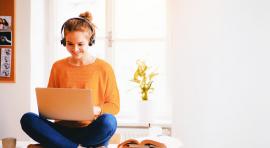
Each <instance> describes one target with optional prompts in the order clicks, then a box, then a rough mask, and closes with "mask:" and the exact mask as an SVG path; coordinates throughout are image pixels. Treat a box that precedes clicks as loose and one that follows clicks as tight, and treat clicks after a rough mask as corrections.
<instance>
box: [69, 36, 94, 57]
mask: <svg viewBox="0 0 270 148" xmlns="http://www.w3.org/2000/svg"><path fill="white" fill-rule="evenodd" d="M65 38H66V48H67V50H68V52H69V53H70V54H71V56H72V58H74V59H78V60H81V59H82V58H83V56H84V55H85V54H86V52H87V48H88V43H89V38H90V37H89V34H88V32H83V31H73V32H67V33H66V36H65Z"/></svg>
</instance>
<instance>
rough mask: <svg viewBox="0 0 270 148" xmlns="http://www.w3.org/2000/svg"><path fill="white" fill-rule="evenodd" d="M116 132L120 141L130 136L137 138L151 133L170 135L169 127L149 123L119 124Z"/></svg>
mask: <svg viewBox="0 0 270 148" xmlns="http://www.w3.org/2000/svg"><path fill="white" fill-rule="evenodd" d="M116 134H118V135H120V141H124V140H127V139H130V138H139V137H146V136H153V135H161V134H162V135H167V136H170V135H171V128H170V127H165V126H150V124H122V125H121V124H120V125H118V127H117V130H116Z"/></svg>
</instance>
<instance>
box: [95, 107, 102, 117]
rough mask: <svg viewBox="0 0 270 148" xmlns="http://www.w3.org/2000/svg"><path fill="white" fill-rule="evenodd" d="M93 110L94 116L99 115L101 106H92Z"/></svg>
mask: <svg viewBox="0 0 270 148" xmlns="http://www.w3.org/2000/svg"><path fill="white" fill-rule="evenodd" d="M93 112H94V115H95V116H99V115H100V114H101V108H100V107H99V106H94V108H93Z"/></svg>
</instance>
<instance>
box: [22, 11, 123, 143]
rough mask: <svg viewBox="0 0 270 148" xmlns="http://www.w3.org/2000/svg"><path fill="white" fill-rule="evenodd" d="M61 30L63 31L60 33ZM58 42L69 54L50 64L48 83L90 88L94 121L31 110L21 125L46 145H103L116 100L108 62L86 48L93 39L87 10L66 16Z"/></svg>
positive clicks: (109, 131)
mask: <svg viewBox="0 0 270 148" xmlns="http://www.w3.org/2000/svg"><path fill="white" fill-rule="evenodd" d="M62 32H63V33H62ZM61 33H62V34H63V35H62V36H63V38H62V40H61V43H62V44H63V45H64V46H65V47H66V49H67V51H68V52H69V53H70V55H71V56H70V57H67V58H64V59H62V60H59V61H57V62H55V63H54V64H53V67H52V69H51V74H50V79H49V83H48V87H54V88H85V89H91V90H94V91H95V92H94V94H95V96H94V97H93V98H94V100H93V102H94V104H95V107H94V113H95V115H96V119H95V120H94V121H55V122H51V121H48V120H46V119H44V118H43V117H41V116H38V115H36V114H34V113H26V114H24V115H23V116H22V118H21V126H22V129H23V130H24V131H25V133H27V134H28V135H29V136H30V137H31V138H32V139H34V140H35V141H37V142H39V143H40V145H41V146H42V147H46V148H77V147H107V145H108V142H109V140H110V138H111V137H112V135H113V134H114V132H115V130H116V127H117V122H116V118H115V117H114V115H115V114H117V113H118V112H119V108H120V103H119V102H120V101H119V93H118V88H117V84H116V79H115V75H114V72H113V70H112V68H111V66H110V65H109V64H108V63H106V62H105V61H103V60H101V59H99V58H95V57H94V56H92V55H91V54H90V53H89V52H88V46H91V45H92V44H93V43H94V41H95V25H94V24H93V23H92V15H91V14H90V13H89V12H85V13H82V14H80V17H76V18H71V19H68V20H67V21H66V22H65V23H64V24H63V26H62V29H61Z"/></svg>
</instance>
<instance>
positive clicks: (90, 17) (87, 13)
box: [79, 11, 93, 22]
mask: <svg viewBox="0 0 270 148" xmlns="http://www.w3.org/2000/svg"><path fill="white" fill-rule="evenodd" d="M79 16H80V17H83V18H85V19H87V20H88V21H89V22H92V20H93V16H92V14H91V13H90V12H89V11H86V12H83V13H81V14H80V15H79Z"/></svg>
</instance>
